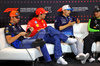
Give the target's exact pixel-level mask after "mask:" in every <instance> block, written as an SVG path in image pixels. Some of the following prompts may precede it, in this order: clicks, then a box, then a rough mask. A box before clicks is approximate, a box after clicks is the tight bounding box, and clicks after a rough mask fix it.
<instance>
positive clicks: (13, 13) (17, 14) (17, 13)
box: [9, 10, 19, 17]
mask: <svg viewBox="0 0 100 66" xmlns="http://www.w3.org/2000/svg"><path fill="white" fill-rule="evenodd" d="M9 16H10V17H14V16H19V12H18V11H16V10H13V11H11V12H10V14H9Z"/></svg>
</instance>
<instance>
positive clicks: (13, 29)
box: [4, 22, 25, 48]
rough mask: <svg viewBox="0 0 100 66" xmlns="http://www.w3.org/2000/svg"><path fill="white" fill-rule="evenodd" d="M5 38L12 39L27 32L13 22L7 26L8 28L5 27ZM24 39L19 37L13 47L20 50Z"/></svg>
mask: <svg viewBox="0 0 100 66" xmlns="http://www.w3.org/2000/svg"><path fill="white" fill-rule="evenodd" d="M4 32H5V36H7V35H11V36H12V37H14V36H16V35H17V34H19V33H20V32H25V31H24V29H23V28H22V27H21V26H20V25H18V24H15V25H14V24H13V23H11V22H9V24H8V25H7V27H5V30H4ZM23 39H24V37H23V36H21V37H19V38H18V39H17V40H16V41H14V42H13V43H12V45H13V46H14V47H15V48H19V46H20V43H21V41H22V40H23ZM15 44H16V45H15Z"/></svg>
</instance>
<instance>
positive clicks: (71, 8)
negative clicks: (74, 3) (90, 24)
mask: <svg viewBox="0 0 100 66" xmlns="http://www.w3.org/2000/svg"><path fill="white" fill-rule="evenodd" d="M66 10H71V11H73V10H74V9H72V8H69V9H66Z"/></svg>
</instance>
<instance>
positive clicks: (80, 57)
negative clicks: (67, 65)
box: [76, 55, 85, 60]
mask: <svg viewBox="0 0 100 66" xmlns="http://www.w3.org/2000/svg"><path fill="white" fill-rule="evenodd" d="M76 59H77V60H84V59H85V57H84V56H83V55H82V56H79V57H76Z"/></svg>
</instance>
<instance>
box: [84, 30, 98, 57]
mask: <svg viewBox="0 0 100 66" xmlns="http://www.w3.org/2000/svg"><path fill="white" fill-rule="evenodd" d="M97 41H100V33H99V32H98V33H90V34H89V35H88V36H86V37H85V38H84V53H89V54H90V57H93V54H92V51H91V48H92V44H93V42H97Z"/></svg>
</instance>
